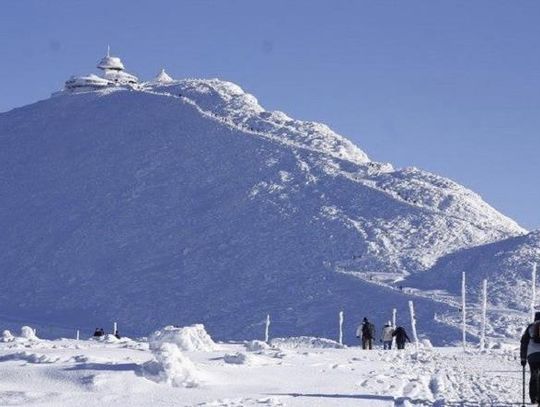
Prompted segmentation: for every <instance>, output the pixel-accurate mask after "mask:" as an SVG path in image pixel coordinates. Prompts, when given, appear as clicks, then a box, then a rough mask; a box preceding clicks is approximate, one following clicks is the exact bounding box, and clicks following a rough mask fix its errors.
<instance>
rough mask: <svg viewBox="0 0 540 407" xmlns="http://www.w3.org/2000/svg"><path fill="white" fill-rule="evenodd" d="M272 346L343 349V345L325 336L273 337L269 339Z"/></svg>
mask: <svg viewBox="0 0 540 407" xmlns="http://www.w3.org/2000/svg"><path fill="white" fill-rule="evenodd" d="M270 344H271V345H272V346H275V347H277V348H285V349H297V348H312V349H328V348H334V349H343V345H340V344H339V343H338V342H336V341H333V340H331V339H326V338H316V337H313V336H296V337H290V338H274V339H272V340H271V341H270Z"/></svg>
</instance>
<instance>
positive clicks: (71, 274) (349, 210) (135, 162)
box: [0, 79, 526, 345]
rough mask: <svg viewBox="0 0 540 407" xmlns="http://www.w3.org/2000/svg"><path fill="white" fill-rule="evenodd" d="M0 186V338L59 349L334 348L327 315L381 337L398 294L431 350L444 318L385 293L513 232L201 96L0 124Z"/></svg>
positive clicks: (441, 304)
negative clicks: (279, 340)
mask: <svg viewBox="0 0 540 407" xmlns="http://www.w3.org/2000/svg"><path fill="white" fill-rule="evenodd" d="M0 180H2V182H0V196H2V199H1V200H0V230H1V231H2V233H0V269H1V270H2V273H3V275H2V279H0V310H1V314H0V322H2V323H3V326H2V328H9V329H13V327H14V326H20V322H21V321H31V322H32V323H33V324H35V325H36V326H37V327H38V329H39V332H40V333H46V334H47V333H48V334H52V333H54V334H57V335H59V334H61V335H65V336H68V335H69V336H71V335H73V332H74V330H75V329H77V327H95V326H104V325H105V326H111V325H112V322H113V321H119V322H120V324H121V326H122V332H123V333H125V334H127V335H130V336H133V335H141V334H144V333H146V332H149V331H151V330H153V329H156V328H158V327H160V326H164V325H167V324H174V325H180V326H182V325H190V324H193V323H196V322H200V321H202V322H204V324H205V326H206V327H207V328H208V330H209V332H211V333H212V335H213V336H215V337H216V338H218V339H239V340H245V339H255V338H261V336H262V334H263V332H264V318H265V316H266V314H268V313H270V314H271V317H272V326H271V331H272V333H271V335H272V336H274V337H275V336H290V335H304V336H325V337H331V338H336V337H337V332H336V331H337V326H336V316H337V313H338V312H339V311H341V310H343V311H344V312H345V316H346V317H345V318H346V320H345V324H346V326H347V324H350V325H356V324H357V322H358V321H360V320H361V318H362V317H363V316H369V317H370V318H371V319H372V320H373V321H374V322H375V324H376V325H377V327H378V328H380V327H382V324H383V323H384V322H385V321H387V320H388V319H389V318H390V316H391V310H392V308H397V310H398V315H399V316H400V317H403V320H405V316H406V312H407V302H408V300H409V299H411V295H413V294H414V298H415V307H416V309H417V315H418V321H419V328H420V329H424V332H426V335H428V336H429V339H431V340H432V341H433V343H434V344H435V345H437V344H441V343H444V342H448V341H452V340H454V339H456V338H457V337H458V332H457V330H455V329H454V328H453V326H454V325H453V324H452V321H450V320H449V319H444V320H439V321H437V320H434V319H433V317H434V315H446V314H448V313H451V312H453V311H454V310H455V307H454V306H453V304H452V303H451V302H449V301H438V300H434V299H433V298H432V296H430V295H429V293H428V294H427V295H417V294H422V293H418V292H414V293H411V292H402V291H400V290H397V289H396V287H397V285H398V284H399V281H400V280H401V279H403V278H404V277H406V276H408V275H409V274H413V275H419V276H420V275H421V274H420V273H423V272H426V271H428V270H430V268H431V267H433V266H434V265H435V264H436V263H437V261H438V260H439V259H441V258H443V257H444V256H446V255H451V254H452V253H456V252H458V251H460V250H466V249H471V248H472V247H475V246H479V245H484V244H489V243H493V242H496V241H500V240H503V239H508V238H513V237H516V236H520V235H523V234H524V233H525V232H526V231H525V230H524V229H522V228H521V227H520V226H519V225H517V224H516V223H515V222H514V221H512V220H511V219H509V218H507V217H505V216H504V215H502V214H500V213H499V212H497V211H496V210H495V209H493V208H492V207H490V206H489V205H488V204H487V203H485V202H484V201H483V200H482V199H481V197H479V196H478V195H477V194H475V193H474V192H472V191H470V190H468V189H467V188H464V187H463V186H460V185H458V184H457V183H455V182H453V181H450V180H448V179H446V178H443V177H440V176H437V175H434V174H431V173H428V172H425V171H422V170H419V169H416V168H406V169H394V168H393V167H392V166H391V165H390V164H386V163H377V162H374V161H371V160H370V159H369V158H368V157H367V155H366V154H365V153H364V152H363V151H362V150H361V149H360V148H358V147H357V146H355V145H354V144H353V143H352V142H351V141H349V140H348V139H346V138H345V137H343V136H341V135H338V134H336V133H335V132H333V131H332V130H331V129H330V128H329V127H327V126H326V125H323V124H320V123H315V122H307V121H300V120H295V119H292V118H289V117H288V116H287V115H286V114H284V113H281V112H270V111H266V110H265V109H264V108H263V107H262V106H261V105H260V104H259V103H258V102H257V99H256V98H255V97H254V96H252V95H250V94H249V93H246V92H244V91H243V90H242V89H241V88H240V87H239V86H237V85H235V84H232V83H230V82H226V81H221V80H217V79H212V80H194V79H187V80H180V81H173V82H171V83H166V84H161V83H150V82H149V83H146V84H143V85H142V89H141V90H128V89H122V88H114V89H106V90H102V91H93V92H80V93H74V94H73V93H62V92H61V93H60V94H59V95H58V96H55V97H53V98H50V99H48V100H45V101H41V102H38V103H35V104H32V105H29V106H25V107H23V108H19V109H14V110H12V111H10V112H6V113H2V114H0ZM418 278H420V279H421V277H418ZM452 278H454V277H453V276H451V275H449V276H448V279H452ZM519 278H520V279H521V278H522V277H519ZM520 281H522V280H520ZM418 284H419V285H420V283H418ZM420 291H421V290H420ZM424 294H425V293H424ZM512 310H513V311H512V312H516V311H517V312H521V309H520V308H519V307H514V308H512ZM422 325H423V326H422ZM88 329H92V328H88ZM494 329H495V330H497V331H499V332H500V331H501V330H505V329H506V327H504V326H503V325H495V327H494ZM352 331H353V330H348V332H349V333H348V334H346V336H345V338H344V340H345V343H352V342H353V341H354V339H355V338H354V335H352V334H351V332H352Z"/></svg>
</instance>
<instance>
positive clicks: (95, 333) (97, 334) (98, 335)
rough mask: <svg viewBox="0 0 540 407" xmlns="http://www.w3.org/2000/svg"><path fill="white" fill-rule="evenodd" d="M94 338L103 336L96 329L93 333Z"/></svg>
mask: <svg viewBox="0 0 540 407" xmlns="http://www.w3.org/2000/svg"><path fill="white" fill-rule="evenodd" d="M94 336H95V337H96V338H99V337H100V336H103V332H101V330H100V329H99V328H96V330H95V331H94Z"/></svg>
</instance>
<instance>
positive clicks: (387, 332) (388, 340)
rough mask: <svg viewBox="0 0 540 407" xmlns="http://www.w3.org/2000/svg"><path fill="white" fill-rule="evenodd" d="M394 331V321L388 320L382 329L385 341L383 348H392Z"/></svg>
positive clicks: (383, 340) (383, 341)
mask: <svg viewBox="0 0 540 407" xmlns="http://www.w3.org/2000/svg"><path fill="white" fill-rule="evenodd" d="M393 333H394V329H393V328H392V323H391V322H390V321H388V322H387V323H386V325H385V326H384V328H383V330H382V338H381V341H382V343H383V349H388V350H390V349H392V340H393V339H394V337H393V335H392V334H393Z"/></svg>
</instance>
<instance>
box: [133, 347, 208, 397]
mask: <svg viewBox="0 0 540 407" xmlns="http://www.w3.org/2000/svg"><path fill="white" fill-rule="evenodd" d="M152 353H153V355H154V360H152V361H149V362H146V363H144V364H143V366H142V372H143V375H144V376H145V377H146V378H148V379H150V380H153V381H156V382H161V383H166V384H168V385H170V386H174V387H197V386H198V384H199V372H198V370H197V368H196V367H195V365H194V364H193V362H192V361H191V360H190V359H189V358H188V357H187V356H185V355H183V354H182V352H181V351H180V349H178V346H177V345H175V344H173V343H161V344H160V345H159V346H158V347H155V348H153V349H152Z"/></svg>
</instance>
